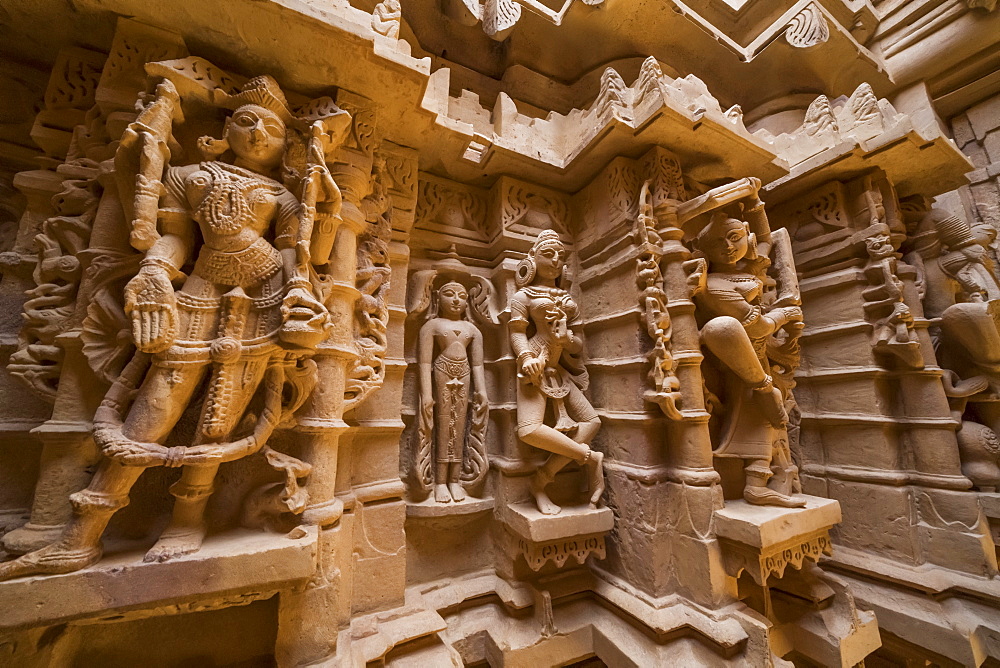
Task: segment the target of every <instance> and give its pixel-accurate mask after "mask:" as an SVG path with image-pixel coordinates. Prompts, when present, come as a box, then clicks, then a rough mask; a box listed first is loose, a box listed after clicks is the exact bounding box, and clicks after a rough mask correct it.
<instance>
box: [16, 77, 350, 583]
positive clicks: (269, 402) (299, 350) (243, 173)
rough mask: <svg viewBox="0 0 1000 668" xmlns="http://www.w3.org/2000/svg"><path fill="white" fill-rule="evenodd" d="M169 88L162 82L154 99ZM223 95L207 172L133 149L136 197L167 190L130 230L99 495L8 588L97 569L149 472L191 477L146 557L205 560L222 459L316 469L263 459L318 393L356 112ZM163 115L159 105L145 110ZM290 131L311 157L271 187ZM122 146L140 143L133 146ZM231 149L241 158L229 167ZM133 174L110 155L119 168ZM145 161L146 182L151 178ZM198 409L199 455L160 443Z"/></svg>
mask: <svg viewBox="0 0 1000 668" xmlns="http://www.w3.org/2000/svg"><path fill="white" fill-rule="evenodd" d="M172 88H173V86H172V85H171V84H170V82H169V81H166V82H164V84H161V86H160V88H159V89H158V92H164V91H166V92H168V93H169V92H172ZM214 92H215V93H216V95H215V96H214V101H215V102H216V103H217V104H218V105H219V106H222V107H224V108H227V109H230V110H232V115H231V116H230V117H229V118H227V120H226V122H225V127H224V130H223V136H222V139H221V140H219V139H212V138H210V137H203V138H202V139H201V140H199V142H198V147H199V149H200V150H201V152H202V154H203V156H204V160H203V161H202V162H200V163H197V164H191V165H183V166H177V167H173V166H167V167H166V169H165V170H164V171H159V170H162V167H160V168H159V170H157V169H156V167H155V164H156V161H150V160H148V159H145V158H148V157H149V156H146V153H145V152H146V150H147V148H148V147H144V146H142V145H140V146H139V149H140V150H141V151H143V154H142V156H140V157H141V158H143V159H141V160H139V161H138V164H139V165H140V168H139V169H140V171H139V173H138V174H135V176H136V178H137V182H138V186H139V187H138V190H143V188H142V186H143V184H144V183H149V182H151V181H160V182H161V183H162V188H161V189H159V193H160V194H159V202H158V205H157V206H154V207H149V216H148V217H146V218H143V210H142V207H136V219H135V220H134V221H132V222H131V229H132V243H133V245H134V246H135V247H136V248H138V249H140V250H145V255H144V257H143V259H142V260H141V262H140V269H139V272H138V274H137V275H136V276H135V277H134V278H132V279H131V280H130V281H129V283H128V284H127V286H126V288H125V311H126V313H127V314H128V315H129V317H130V319H131V325H132V337H133V339H134V343H135V346H136V348H137V349H138V352H137V353H136V354H135V356H134V357H133V358H132V360H131V362H129V364H128V365H127V366H126V368H125V370H124V371H123V372H122V374H121V376H120V378H119V379H118V380H117V381H116V382H115V383H114V384H113V385H112V387H111V389H110V390H109V391H108V394H107V396H106V397H105V399H104V402H103V403H102V405H101V407H100V408H99V409H98V411H97V414H96V415H95V418H94V426H95V433H94V438H95V440H96V442H97V444H98V445H99V446H100V448H101V450H102V452H103V454H104V455H105V459H104V460H103V461H102V462H101V464H100V467H99V469H98V471H97V472H96V474H95V475H94V478H93V480H92V482H91V484H90V486H89V487H88V488H87V489H85V490H83V491H80V492H77V493H76V494H73V495H72V497H71V500H72V503H73V508H74V516H73V519H72V521H71V522H70V523H69V525H68V526H67V528H66V530H65V532H64V533H63V535H62V537H61V538H60V539H59V540H57V541H56V542H55V543H53V544H51V545H49V546H47V547H45V548H42V549H41V550H38V551H36V552H32V553H28V554H26V555H24V556H23V557H21V558H19V559H17V560H14V561H10V562H6V563H3V564H0V579H6V578H11V577H17V576H21V575H28V574H36V573H64V572H70V571H74V570H77V569H80V568H83V567H85V566H88V565H90V564H92V563H94V562H96V561H97V560H99V559H100V556H101V535H102V534H103V532H104V529H105V527H106V526H107V524H108V522H109V520H110V519H111V516H112V515H113V514H114V513H115V512H116V511H118V510H119V509H121V508H122V507H124V506H125V505H127V504H128V501H129V498H128V495H129V491H130V490H131V488H132V486H133V485H134V484H135V482H136V480H137V479H138V478H139V476H140V475H141V474H142V472H143V471H144V470H145V469H146V468H147V467H153V466H169V467H183V470H182V473H181V476H180V479H179V480H178V481H177V482H176V483H175V484H174V485H173V486H172V487H171V488H170V491H171V494H173V496H174V497H175V502H174V508H173V515H172V518H171V521H170V524H169V525H168V526H167V528H166V530H165V531H164V532H163V533H162V534H161V535H160V538H159V541H158V542H157V543H156V544H155V545H154V546H153V547H152V549H150V550H149V552H148V553H147V554H146V557H145V560H146V561H163V560H166V559H170V558H172V557H176V556H179V555H183V554H187V553H190V552H194V551H196V550H198V549H199V547H200V546H201V544H202V540H203V538H204V535H205V530H206V526H205V519H204V511H205V507H206V504H207V502H208V499H209V496H210V495H211V493H212V491H213V482H214V479H215V477H216V472H217V471H218V468H219V465H220V464H222V463H224V462H229V461H234V460H236V459H240V458H242V457H245V456H248V455H251V454H253V453H255V452H258V451H260V450H262V449H264V451H265V454H266V455H267V460H268V462H269V463H270V464H271V465H272V466H274V467H275V468H278V469H282V470H284V471H286V472H289V471H295V472H296V476H301V475H304V474H305V473H306V472H307V471H308V465H305V464H303V463H302V462H298V461H297V460H294V459H293V458H291V457H288V456H287V455H283V454H281V453H279V452H276V451H273V450H270V449H269V448H267V446H266V441H267V439H268V438H269V436H270V434H271V433H272V431H273V430H274V429H275V428H276V427H277V426H278V424H279V423H280V422H281V421H282V419H283V417H284V416H288V415H290V412H291V411H293V410H295V409H296V408H297V407H298V406H299V405H301V403H302V402H303V401H304V400H305V398H306V397H307V396H308V392H309V390H310V389H311V383H312V382H314V380H315V379H314V374H313V372H314V371H315V363H313V362H312V361H311V360H310V359H309V357H310V355H312V353H313V350H314V348H315V346H316V345H317V344H318V343H319V342H320V341H321V340H322V339H323V338H325V337H326V335H327V332H328V329H329V327H330V326H331V323H330V315H329V313H328V311H327V308H326V307H325V306H324V303H323V302H324V295H323V294H322V292H321V291H320V290H319V289H318V287H317V286H318V285H319V282H318V281H316V280H315V276H316V274H315V271H313V270H312V268H311V266H310V264H311V261H314V260H315V258H313V259H311V258H310V254H309V250H310V243H311V239H312V233H313V222H314V218H315V216H316V214H317V204H318V203H320V207H319V208H320V209H321V211H324V212H326V213H329V211H328V210H329V209H330V206H329V205H330V204H332V205H333V206H334V207H335V208H339V203H340V193H339V190H338V189H337V186H336V184H335V183H334V181H333V178H332V176H331V175H330V172H329V171H328V169H327V167H326V164H325V163H326V158H325V155H326V153H328V152H329V151H331V150H333V148H335V144H336V143H337V142H338V141H339V139H334V136H335V133H337V132H340V131H342V130H345V129H346V126H347V123H348V122H349V117H348V116H347V114H346V113H345V112H342V111H340V110H339V109H337V108H336V107H335V105H333V104H332V102H330V103H329V105H328V108H327V109H326V111H327V112H329V113H327V114H326V116H325V117H322V120H319V119H317V118H315V117H314V118H310V119H308V120H307V119H300V118H296V117H295V116H293V114H292V113H291V111H290V110H289V108H288V105H287V102H286V101H285V97H284V94H283V93H282V92H281V90H280V88H279V87H278V85H277V83H276V82H275V81H274V80H273V79H272V78H270V77H267V76H263V77H257V78H255V79H251V80H250V81H248V82H247V83H246V84H245V85H244V86H243V88H242V90H241V91H240V92H238V93H236V94H231V95H230V94H226V93H223V92H222V91H219V90H216V91H214ZM174 95H176V93H174ZM167 106H169V105H167ZM156 109H157V107H156V105H155V104H154V105H153V106H151V107H148V108H147V111H148V112H149V113H158V112H157V111H156ZM165 113H169V109H168V110H166V111H165ZM147 115H148V114H147ZM148 120H149V119H145V118H144V117H143V116H140V119H139V120H137V122H136V123H134V124H133V126H134V128H130V129H129V131H127V132H126V134H128V132H133V134H134V132H135V128H137V129H138V130H141V131H147V132H148V130H149V128H150V127H154V128H155V127H156V124H155V123H150V122H147V121H148ZM140 121H142V122H143V124H141V125H140ZM309 122H311V123H312V125H311V127H310V126H309V124H308V123H309ZM293 129H294V130H296V131H299V130H302V131H304V135H305V138H304V139H303V142H304V143H305V144H306V146H305V149H306V150H305V151H302V152H301V153H304V154H307V157H305V159H304V162H305V163H306V164H305V166H304V168H301V169H299V171H298V173H297V174H294V178H293V177H289V178H288V181H287V182H286V183H287V185H286V183H283V182H282V181H279V180H277V178H278V172H279V168H281V167H284V168H285V175H286V177H287V176H288V173H289V172H291V170H293V169H294V167H295V165H292V164H290V163H291V161H289V160H287V158H288V155H287V147H288V146H289V145H290V144H291V141H292V137H291V135H292V130H293ZM169 131H170V123H169V121H168V122H167V123H166V132H169ZM310 131H311V136H310ZM296 137H297V138H301V135H296ZM153 143H154V144H155V142H153ZM122 146H123V148H122V149H120V150H128V149H129V148H130V147H131V146H135V144H132V145H131V146H130V145H129V144H128V143H127V142H126V141H125V140H124V139H123V145H122ZM228 152H231V155H233V156H234V159H233V160H232V162H224V161H222V160H220V159H219V158H220V156H222V155H223V154H224V153H228ZM299 157H302V156H299ZM123 164H126V161H119V160H116V165H118V167H119V169H121V166H122V165H123ZM151 164H153V165H154V167H153V168H152V172H151V173H143V172H142V168H143V166H146V167H149V166H150V165H151ZM300 167H301V166H300ZM118 176H119V177H120V178H121V177H122V176H123V175H122V174H119V175H118ZM290 188H291V189H295V190H300V193H293V192H292V190H290ZM139 194H140V195H142V194H143V193H141V192H140V193H139ZM153 212H155V213H153ZM153 216H155V218H154V217H153ZM270 239H273V242H272V241H270ZM182 268H184V269H186V270H187V271H188V274H187V275H186V276H185V274H184V273H182ZM175 282H180V283H181V287H180V288H179V289H175V287H174V283H175ZM289 385H290V386H291V387H290V388H286V386H289ZM202 386H204V388H205V389H204V393H203V396H204V399H203V400H201V402H200V406H190V404H191V402H192V399H193V398H194V397H195V396H202V395H200V394H199V395H196V391H197V390H198V389H199V388H200V387H202ZM289 389H290V391H289ZM189 407H190V408H191V409H192V410H193V411H196V413H195V414H197V416H198V417H197V426H196V428H195V433H194V435H193V439H192V440H191V441H190V445H173V443H171V445H170V446H168V445H165V443H166V442H167V440H168V437H171V438H176V437H177V435H176V434H172V432H174V427H175V425H176V424H177V423H178V420H179V419H180V418H181V416H182V414H183V413H184V412H185V410H186V409H188V408H189ZM290 485H291V486H292V487H293V488H294V487H295V481H294V480H291V481H290ZM298 492H299V493H292V492H290V493H289V494H288V495H287V496H283V497H282V498H283V499H284V500H285V503H286V505H287V509H288V510H289V511H290V512H301V510H302V508H303V507H304V505H305V499H304V498H303V497H304V495H303V494H302V493H301V492H302V490H298Z"/></svg>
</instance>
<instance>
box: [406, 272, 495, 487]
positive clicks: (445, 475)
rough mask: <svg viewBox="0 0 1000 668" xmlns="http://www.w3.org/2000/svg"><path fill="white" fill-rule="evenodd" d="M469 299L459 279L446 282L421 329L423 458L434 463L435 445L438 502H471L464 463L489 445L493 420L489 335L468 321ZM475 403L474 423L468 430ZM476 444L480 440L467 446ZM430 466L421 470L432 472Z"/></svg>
mask: <svg viewBox="0 0 1000 668" xmlns="http://www.w3.org/2000/svg"><path fill="white" fill-rule="evenodd" d="M468 301H469V293H468V290H466V288H465V286H464V285H462V284H461V283H459V282H456V281H452V282H448V283H445V284H444V285H442V286H441V287H440V289H438V292H437V307H438V315H437V317H434V318H431V319H430V320H428V321H427V322H426V323H425V324H424V326H423V327H421V328H420V338H419V343H418V348H419V352H418V358H419V364H420V441H421V442H420V446H419V449H420V451H421V452H419V453H418V459H421V460H423V461H424V462H426V464H429V461H428V460H429V457H427V455H429V454H430V452H429V451H430V449H431V447H433V450H434V465H435V468H434V500H435V501H437V502H438V503H449V502H451V501H463V500H464V499H465V490H464V489H463V487H462V480H461V475H462V468H463V461H464V460H465V458H466V452H467V449H473V448H477V447H482V446H483V438H484V435H485V431H486V421H487V418H488V411H489V398H488V397H487V396H486V377H485V374H484V373H483V335H482V333H480V331H479V328H478V327H476V326H475V325H474V324H473V323H471V322H470V321H468V320H465V319H463V316H464V315H465V312H466V307H467V306H468ZM435 353H436V354H435ZM470 404H471V406H472V425H471V429H467V428H466V426H467V421H468V413H469V407H470ZM432 430H433V436H432V437H431V436H430V432H431V431H432ZM470 440H475V441H476V442H475V443H474V444H473V443H469V444H468V446H467V442H468V441H470ZM477 453H478V450H477ZM469 454H475V453H469ZM421 463H423V462H421ZM426 464H425V465H424V466H421V468H424V467H426V468H429V466H426ZM418 466H419V463H418Z"/></svg>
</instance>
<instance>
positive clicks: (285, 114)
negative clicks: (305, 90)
mask: <svg viewBox="0 0 1000 668" xmlns="http://www.w3.org/2000/svg"><path fill="white" fill-rule="evenodd" d="M215 103H216V104H218V105H219V106H220V107H223V108H225V109H232V110H233V111H235V110H236V109H239V108H240V107H242V106H244V105H248V104H253V105H256V106H258V107H263V108H264V109H267V110H268V111H271V112H273V113H274V114H276V115H277V116H278V118H280V119H281V120H282V121H283V122H284V123H285V125H292V124H293V123H295V121H296V120H297V119H296V118H295V116H294V115H293V114H292V111H291V109H289V108H288V100H286V99H285V94H284V93H282V92H281V87H280V86H278V82H277V81H275V80H274V77H271V76H269V75H267V74H264V75H261V76H259V77H254V78H253V79H250V80H249V81H247V82H246V83H245V84H243V89H242V90H241V91H240V92H239V93H235V94H233V95H230V94H229V93H226V92H224V91H222V90H221V89H217V93H216V99H215Z"/></svg>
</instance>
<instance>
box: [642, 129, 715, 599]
mask: <svg viewBox="0 0 1000 668" xmlns="http://www.w3.org/2000/svg"><path fill="white" fill-rule="evenodd" d="M643 165H644V166H645V172H646V177H647V178H649V179H650V197H651V204H652V205H653V215H654V218H655V220H656V226H657V232H658V234H659V237H660V239H661V240H662V241H663V243H662V244H661V246H660V247H661V249H662V255H661V257H660V270H661V272H662V274H663V289H664V292H665V294H666V296H667V302H666V310H667V313H668V314H669V316H670V322H671V328H672V337H671V341H670V348H671V354H672V356H673V358H674V361H675V363H676V375H677V379H678V381H679V383H680V388H679V391H680V401H679V402H678V403H679V406H678V407H679V409H680V413H681V419H674V420H670V421H669V423H668V435H669V441H668V443H669V446H668V447H667V457H668V461H669V462H670V472H671V473H670V476H669V477H668V480H669V481H670V487H671V488H674V493H675V494H677V495H678V496H683V497H687V498H686V499H685V500H684V506H685V507H686V508H687V512H688V514H689V521H688V522H687V523H685V525H686V526H685V525H681V526H682V527H684V528H681V531H680V532H681V533H682V534H683V535H682V536H681V537H680V540H678V541H677V542H676V548H675V549H676V551H677V552H678V559H677V561H678V563H679V564H681V566H680V568H681V569H682V570H685V571H688V573H686V574H685V575H682V576H680V580H681V581H682V582H684V583H685V586H687V587H688V588H689V590H690V592H691V595H692V596H693V597H694V598H695V600H698V601H699V602H701V603H703V604H706V605H715V604H719V603H721V602H723V601H726V600H728V597H729V591H728V589H729V584H728V583H727V578H726V577H725V574H724V572H723V569H722V564H721V553H720V551H719V547H718V543H717V541H715V540H714V538H712V537H711V536H710V527H711V521H712V514H713V513H714V511H715V510H716V509H717V508H719V507H721V505H722V489H721V487H720V486H719V483H720V481H721V478H720V476H719V474H718V472H717V471H716V470H715V468H714V466H713V458H712V438H711V434H710V433H709V428H708V420H709V414H708V411H707V410H706V409H705V394H704V381H703V378H702V372H701V363H702V360H703V359H704V355H702V352H701V343H700V340H699V335H698V323H697V321H696V320H695V305H694V302H693V301H692V300H691V291H690V289H689V287H688V272H687V270H686V269H685V263H686V262H687V261H689V260H690V259H691V252H690V251H689V250H688V249H687V247H686V246H685V245H684V244H683V243H681V239H682V238H683V236H684V232H683V231H682V230H681V227H680V221H679V220H678V206H679V205H680V204H681V201H680V200H681V198H683V197H684V192H683V185H682V182H681V180H680V171H679V170H680V166H679V164H678V163H677V161H676V158H674V157H673V156H672V155H671V154H669V153H668V152H667V151H666V150H664V149H661V148H654V149H653V150H652V151H651V152H650V153H649V154H647V155H646V157H645V158H644V159H643ZM674 169H676V170H677V171H676V174H674ZM678 483H679V484H678Z"/></svg>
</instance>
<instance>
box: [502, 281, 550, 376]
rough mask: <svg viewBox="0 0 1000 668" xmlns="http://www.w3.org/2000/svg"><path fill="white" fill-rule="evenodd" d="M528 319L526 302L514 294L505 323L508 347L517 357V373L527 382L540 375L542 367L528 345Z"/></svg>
mask: <svg viewBox="0 0 1000 668" xmlns="http://www.w3.org/2000/svg"><path fill="white" fill-rule="evenodd" d="M529 317H530V315H529V311H528V303H527V300H526V299H525V298H524V297H522V296H521V295H520V294H519V293H515V294H514V296H513V297H512V298H511V300H510V322H509V323H507V329H508V331H509V332H510V347H511V348H512V349H513V351H514V355H515V356H516V357H517V369H518V372H519V373H520V374H521V375H523V376H525V377H526V378H528V379H529V380H534V379H536V378H537V377H538V375H539V374H541V372H542V370H543V368H544V365H543V363H542V360H540V359H538V357H537V356H536V355H535V353H534V352H533V351H532V350H531V346H530V345H528V334H527V332H528V318H529Z"/></svg>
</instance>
